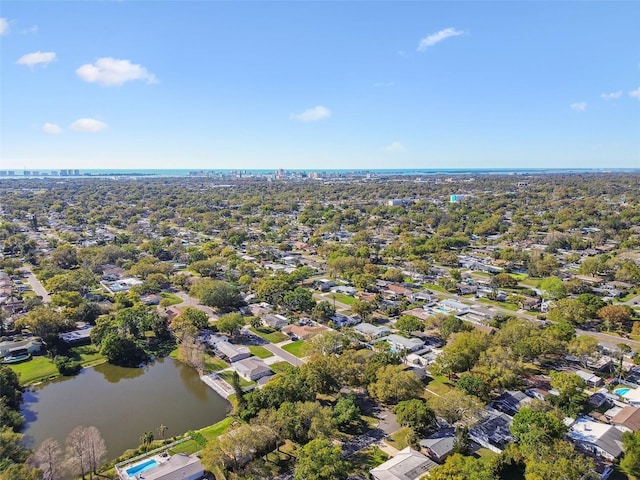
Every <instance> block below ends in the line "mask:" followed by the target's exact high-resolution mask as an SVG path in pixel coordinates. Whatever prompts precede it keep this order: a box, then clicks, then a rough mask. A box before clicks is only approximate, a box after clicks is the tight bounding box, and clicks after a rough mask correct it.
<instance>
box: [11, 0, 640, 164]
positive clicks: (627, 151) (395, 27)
mask: <svg viewBox="0 0 640 480" xmlns="http://www.w3.org/2000/svg"><path fill="white" fill-rule="evenodd" d="M0 18H1V19H0V34H1V36H0V49H1V50H0V68H1V70H0V71H1V83H0V102H1V103H0V114H1V124H0V134H1V145H0V168H1V169H22V168H31V169H58V168H113V169H116V168H139V169H142V168H192V169H196V168H197V169H220V168H307V169H313V168H367V169H372V168H512V167H513V168H518V167H519V168H553V167H557V168H571V167H584V168H588V167H594V168H613V167H619V168H622V167H627V168H640V75H639V74H640V48H639V46H640V29H638V28H637V26H638V22H637V20H638V18H640V4H639V3H638V2H606V3H605V2H523V3H520V2H397V1H393V2H392V1H386V2H385V1H378V2H364V1H351V2H346V1H345V2H339V1H322V2H320V1H318V2H285V1H278V2H266V1H265V2H258V1H256V2H245V1H239V2H217V1H180V2H173V1H153V2H151V1H127V0H125V1H109V2H93V1H92V2H82V1H75V2H72V1H43V2H33V1H12V0H9V1H4V2H3V3H2V7H1V10H0Z"/></svg>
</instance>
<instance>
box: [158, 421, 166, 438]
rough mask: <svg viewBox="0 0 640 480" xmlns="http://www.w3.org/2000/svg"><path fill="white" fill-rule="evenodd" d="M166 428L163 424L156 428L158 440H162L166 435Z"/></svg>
mask: <svg viewBox="0 0 640 480" xmlns="http://www.w3.org/2000/svg"><path fill="white" fill-rule="evenodd" d="M167 430H168V428H167V426H166V425H165V424H164V423H161V424H160V426H159V427H158V436H159V437H160V438H164V434H165V433H167Z"/></svg>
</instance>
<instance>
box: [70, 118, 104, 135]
mask: <svg viewBox="0 0 640 480" xmlns="http://www.w3.org/2000/svg"><path fill="white" fill-rule="evenodd" d="M107 127H108V125H107V124H106V123H104V122H101V121H100V120H96V119H95V118H79V119H78V120H76V121H75V122H73V123H72V124H71V130H75V131H76V132H99V131H100V130H104V129H105V128H107Z"/></svg>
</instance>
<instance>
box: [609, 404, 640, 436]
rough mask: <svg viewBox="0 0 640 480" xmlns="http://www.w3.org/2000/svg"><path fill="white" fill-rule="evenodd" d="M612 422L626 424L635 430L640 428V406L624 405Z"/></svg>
mask: <svg viewBox="0 0 640 480" xmlns="http://www.w3.org/2000/svg"><path fill="white" fill-rule="evenodd" d="M611 422H612V423H617V424H618V425H624V426H625V427H627V428H628V429H629V430H633V431H634V432H635V431H636V430H640V408H638V407H631V406H628V407H624V408H623V409H622V410H620V411H619V412H618V413H617V414H616V415H615V416H614V417H613V418H612V419H611Z"/></svg>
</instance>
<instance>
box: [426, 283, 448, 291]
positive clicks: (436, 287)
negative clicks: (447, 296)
mask: <svg viewBox="0 0 640 480" xmlns="http://www.w3.org/2000/svg"><path fill="white" fill-rule="evenodd" d="M422 286H423V287H424V288H428V289H429V290H433V291H434V292H443V293H446V292H447V291H446V290H445V289H444V288H442V287H441V286H440V285H436V284H435V283H423V284H422Z"/></svg>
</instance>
